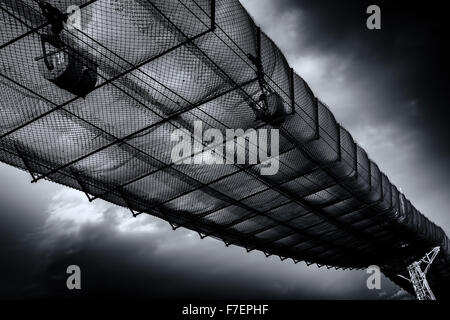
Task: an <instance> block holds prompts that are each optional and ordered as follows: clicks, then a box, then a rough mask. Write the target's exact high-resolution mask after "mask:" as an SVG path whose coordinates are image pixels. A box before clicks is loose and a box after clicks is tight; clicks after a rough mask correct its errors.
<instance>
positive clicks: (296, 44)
mask: <svg viewBox="0 0 450 320" xmlns="http://www.w3.org/2000/svg"><path fill="white" fill-rule="evenodd" d="M241 2H242V3H243V5H244V6H245V7H246V8H247V9H248V10H249V12H250V14H251V15H252V16H253V17H254V19H255V21H256V22H257V24H259V25H260V26H261V27H262V29H263V30H264V31H265V32H266V33H267V34H268V35H269V36H271V37H272V38H273V40H274V41H275V42H276V43H277V44H278V45H279V47H280V48H281V49H282V51H283V52H284V53H285V55H286V57H287V59H288V61H289V63H290V64H291V66H293V67H294V69H295V70H296V71H297V73H298V74H300V75H301V76H302V77H304V79H305V80H306V81H307V82H308V83H309V84H310V86H311V88H312V89H313V91H314V93H315V94H316V95H317V96H318V97H319V98H320V99H321V100H323V101H324V102H325V103H327V104H328V105H329V106H330V108H331V110H332V111H333V113H334V114H335V116H336V118H337V120H338V121H339V122H341V123H342V124H343V125H344V126H345V127H346V128H347V129H349V131H350V132H351V133H352V135H353V136H354V138H355V140H356V141H358V143H360V144H361V145H362V146H363V147H364V148H365V149H366V150H367V151H368V154H369V156H370V157H371V158H372V159H374V160H375V161H376V162H377V163H378V165H379V166H380V168H381V169H382V170H383V171H384V172H385V173H386V174H387V175H388V176H389V178H390V180H391V181H392V182H393V183H394V184H396V185H397V186H398V187H400V188H401V189H402V191H403V192H404V193H405V194H406V196H407V197H408V198H409V199H410V200H411V201H412V202H413V204H414V205H415V206H416V207H417V208H418V209H419V210H420V211H421V212H423V213H424V214H425V215H426V216H427V217H429V218H430V219H431V220H432V221H434V222H436V223H437V224H438V225H440V226H442V227H443V228H444V230H445V231H446V232H447V234H450V215H449V214H448V200H449V198H450V197H449V196H450V188H449V185H448V183H449V178H450V171H449V166H448V164H449V160H450V159H449V158H450V147H449V143H448V141H449V135H450V130H449V129H448V121H449V113H450V111H449V104H448V100H447V99H448V97H447V96H448V93H449V92H450V88H449V79H448V74H449V73H448V71H449V65H448V64H449V63H448V56H449V52H448V50H447V49H446V48H445V47H444V43H445V42H446V41H448V39H449V34H448V30H447V29H446V20H445V18H446V17H445V10H444V7H443V4H442V2H440V1H426V2H422V4H421V5H420V6H419V5H417V6H416V5H413V4H411V3H410V2H409V1H386V2H382V1H377V2H370V3H369V2H366V1H334V0H328V1H318V0H314V1H301V0H297V1H294V0H242V1H241ZM370 4H378V5H379V6H380V7H381V11H382V30H377V31H369V30H367V29H366V26H365V24H366V18H367V14H366V13H365V11H366V8H367V6H368V5H370ZM29 180H30V177H29V176H28V175H27V174H26V173H25V172H22V171H19V170H16V169H13V168H11V167H9V166H6V165H3V164H0V298H23V297H30V298H31V297H56V296H65V297H70V298H72V297H99V296H106V297H152V298H170V297H176V298H235V299H239V298H253V299H258V298H267V299H380V298H381V299H400V298H408V296H407V295H405V294H404V293H403V292H402V291H400V290H399V288H398V287H396V286H395V285H393V284H392V283H391V282H389V281H388V280H387V279H384V278H383V281H382V290H379V291H377V290H375V291H369V290H367V288H366V278H367V275H366V274H365V273H364V272H363V271H335V270H326V269H324V268H321V269H319V268H317V267H315V266H310V267H307V266H306V265H305V264H303V263H301V264H298V265H294V264H293V262H292V261H284V262H281V261H280V260H279V259H278V258H276V257H270V258H265V256H264V255H263V254H262V253H261V252H251V253H250V254H247V253H246V251H245V250H244V249H242V248H238V247H229V248H226V247H225V246H224V245H223V243H221V242H219V241H216V240H213V239H205V240H200V239H199V237H198V235H197V234H195V233H192V232H190V231H187V230H178V231H175V232H173V231H171V228H170V227H169V226H168V224H167V223H165V222H163V221H161V220H159V219H156V218H153V217H149V216H140V217H138V218H137V219H133V218H131V217H130V214H129V212H128V211H126V210H125V209H123V208H119V207H117V206H114V205H111V204H108V203H106V202H103V201H96V202H94V203H89V202H88V201H87V200H86V199H85V197H84V195H83V194H82V193H80V192H78V191H75V190H71V189H68V188H65V187H62V186H59V185H56V184H52V183H49V182H39V183H38V184H37V185H31V184H29ZM71 264H77V265H79V266H80V267H81V270H82V290H81V291H79V292H72V291H68V290H66V289H65V279H66V274H65V269H66V268H67V266H68V265H71Z"/></svg>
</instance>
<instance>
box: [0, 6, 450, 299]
mask: <svg viewBox="0 0 450 320" xmlns="http://www.w3.org/2000/svg"><path fill="white" fill-rule="evenodd" d="M49 3H51V4H52V5H53V6H54V7H56V8H58V9H60V10H61V11H63V12H66V9H67V7H68V5H74V4H75V5H78V6H79V7H80V8H81V11H80V12H81V15H80V16H81V27H80V28H67V27H66V28H64V30H62V32H61V34H60V38H61V40H62V42H63V43H64V46H62V47H61V48H59V49H58V50H59V52H61V57H63V58H64V59H66V60H65V61H66V62H67V61H69V62H67V63H73V64H74V65H75V64H77V63H78V64H82V65H83V66H84V68H85V72H88V74H89V75H90V76H91V77H94V79H96V80H95V88H93V90H92V91H91V92H90V93H89V94H87V95H86V96H84V97H81V96H78V95H75V94H73V93H71V92H70V91H68V90H65V89H61V88H60V87H58V86H56V85H55V84H54V83H52V82H51V81H48V80H47V79H46V78H45V77H44V76H45V74H44V73H43V71H42V70H43V69H42V68H43V65H42V61H41V60H42V58H40V57H41V56H42V54H43V53H42V50H43V49H42V37H43V36H45V35H47V34H51V33H52V30H51V28H52V25H50V24H49V22H48V21H47V18H46V17H44V15H43V14H42V11H41V9H40V7H39V5H38V3H37V1H32V0H29V1H22V0H1V2H0V8H1V14H0V24H1V33H0V74H1V77H0V92H1V98H0V112H1V117H0V161H3V162H5V163H8V164H10V165H13V166H15V167H17V168H21V169H25V170H27V171H29V172H30V173H31V174H32V175H33V180H34V181H37V180H40V179H49V180H52V181H55V182H57V183H60V184H63V185H66V186H69V187H72V188H76V189H79V190H82V191H83V192H85V193H86V194H87V195H88V196H89V197H90V199H91V200H93V199H96V198H102V199H104V200H106V201H109V202H112V203H115V204H118V205H120V206H124V207H128V208H130V209H131V210H132V212H133V213H134V214H138V213H148V214H151V215H154V216H157V217H160V218H162V219H165V220H167V221H169V222H170V223H171V224H172V225H173V226H174V227H175V228H177V227H185V228H189V229H192V230H195V231H197V232H199V233H200V234H201V236H202V237H204V236H211V237H215V238H219V239H222V240H223V241H224V242H225V243H226V244H227V245H231V244H234V245H238V246H242V247H245V248H247V250H249V251H250V250H254V249H257V250H261V251H263V252H264V253H266V254H267V255H278V256H280V257H281V258H282V259H286V258H291V259H293V260H294V261H295V262H299V261H305V262H306V263H308V264H310V263H317V264H319V265H324V266H328V267H336V268H364V267H367V266H369V265H373V264H376V265H379V266H380V267H381V268H382V270H383V271H384V272H385V273H386V274H387V275H388V276H390V277H392V279H393V280H394V281H396V282H398V283H399V284H400V285H402V286H403V287H405V288H407V289H408V290H410V288H409V285H408V284H407V283H404V282H402V280H401V279H398V278H396V276H395V275H396V274H397V273H400V272H402V271H403V270H405V268H406V266H407V265H408V264H409V263H411V262H412V261H415V260H416V259H418V258H420V257H421V256H422V255H423V254H424V253H425V252H427V251H428V250H429V249H430V248H431V247H434V246H441V249H442V251H441V253H440V254H439V256H438V258H437V262H436V265H434V266H433V268H432V269H431V270H430V274H429V282H430V283H431V286H432V287H433V289H434V290H435V291H436V295H437V296H438V297H439V296H440V295H443V294H444V289H443V288H444V287H445V286H446V285H448V284H449V282H450V271H449V270H450V268H449V262H450V249H449V240H448V238H447V236H446V235H445V233H444V232H443V230H442V229H441V228H439V227H437V226H436V225H435V224H433V223H432V222H430V221H429V220H428V219H427V218H425V217H424V216H423V215H422V214H421V213H420V212H418V210H416V209H415V208H414V206H413V205H412V204H411V202H410V201H409V200H408V199H407V198H406V197H405V196H404V195H403V194H402V193H401V192H399V191H398V190H397V188H396V187H395V186H394V185H392V184H391V183H390V182H389V180H388V178H387V177H386V175H384V174H383V173H382V172H381V171H380V169H379V168H378V166H377V165H376V164H375V163H374V162H372V161H371V160H370V159H369V158H368V156H367V154H366V152H365V151H364V150H363V149H362V148H361V147H360V146H358V145H357V144H355V142H354V141H353V139H352V136H351V135H350V133H349V132H347V131H346V130H345V129H344V128H342V127H341V126H340V125H339V124H338V123H337V122H336V120H335V118H334V116H333V114H332V113H331V111H330V109H329V108H328V107H327V106H326V105H325V104H324V103H323V102H321V101H319V100H318V99H317V98H316V97H315V96H314V94H313V92H312V91H311V89H310V88H309V87H308V85H307V84H306V83H305V81H303V79H302V78H301V77H300V76H298V75H297V74H295V73H294V72H293V71H292V69H291V68H290V67H289V65H288V63H287V62H286V59H285V58H284V56H283V54H282V53H281V52H280V50H279V49H278V48H277V46H276V45H275V44H274V43H273V41H272V40H271V39H270V38H268V37H267V36H266V35H265V34H264V33H263V32H261V31H260V30H259V28H258V27H256V26H255V24H254V22H253V20H252V19H251V17H250V16H249V15H248V13H247V12H246V11H245V10H244V9H243V7H242V6H241V5H240V3H239V2H238V1H237V0H217V1H211V0H171V1H167V0H164V1H163V0H148V1H147V0H128V1H125V0H97V1H83V0H78V1H76V0H71V1H49ZM252 57H258V58H259V61H260V65H257V64H255V63H253V62H252ZM87 61H88V62H87ZM261 81H264V83H265V84H266V85H267V86H268V88H269V89H270V91H271V92H273V93H274V94H276V96H277V97H280V98H281V100H282V102H283V106H284V108H285V110H290V111H289V115H288V116H287V117H286V118H285V119H284V121H283V123H282V124H281V125H277V126H275V125H274V124H273V123H270V122H269V123H268V122H266V121H262V120H261V119H256V120H255V112H254V110H253V109H252V108H251V106H250V105H251V102H252V101H255V100H256V99H257V97H259V96H260V95H261V91H262V89H261V85H260V83H261ZM194 121H202V124H203V129H205V130H206V129H208V128H216V129H219V130H221V131H225V130H226V129H238V128H239V129H242V130H243V131H245V130H247V129H251V128H259V129H270V128H274V127H277V128H278V129H279V132H280V155H279V163H280V167H279V170H278V173H276V174H275V175H271V176H264V175H261V174H260V169H261V166H262V164H236V163H233V164H228V165H220V164H212V165H191V164H175V163H173V161H172V160H171V152H172V149H173V147H174V143H175V142H173V141H171V138H170V137H171V134H172V133H173V132H174V131H175V130H176V129H184V130H187V131H189V132H191V131H192V130H194V127H193V124H194ZM238 141H239V140H238ZM242 141H243V143H244V145H243V146H241V147H243V148H246V150H247V151H248V152H249V153H252V152H258V148H259V147H258V146H254V145H251V144H250V143H249V144H248V145H246V143H245V140H241V142H242ZM227 142H228V140H227V139H226V138H225V137H224V140H223V141H219V143H218V145H224V144H227ZM197 143H200V144H202V143H203V144H204V142H202V141H197ZM198 155H199V152H197V153H196V152H195V151H194V152H193V154H191V156H193V157H194V158H195V156H198Z"/></svg>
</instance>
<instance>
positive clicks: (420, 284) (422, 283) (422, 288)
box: [399, 247, 440, 300]
mask: <svg viewBox="0 0 450 320" xmlns="http://www.w3.org/2000/svg"><path fill="white" fill-rule="evenodd" d="M439 250H440V247H435V248H433V250H431V251H430V252H428V253H427V254H426V255H425V256H424V257H423V258H422V259H420V260H419V261H415V262H413V263H411V264H410V265H409V266H408V268H407V269H408V273H409V279H408V278H406V277H404V276H402V275H399V277H401V278H403V279H406V280H408V281H409V282H411V284H412V286H413V288H414V291H415V293H416V296H417V299H418V300H436V298H435V296H434V294H433V291H432V290H431V288H430V285H429V284H428V281H427V278H426V275H427V272H428V270H429V269H430V266H431V264H432V263H433V261H434V259H435V258H436V256H437V255H438V253H439ZM422 264H424V265H425V269H424V270H422Z"/></svg>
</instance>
